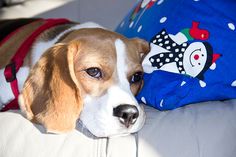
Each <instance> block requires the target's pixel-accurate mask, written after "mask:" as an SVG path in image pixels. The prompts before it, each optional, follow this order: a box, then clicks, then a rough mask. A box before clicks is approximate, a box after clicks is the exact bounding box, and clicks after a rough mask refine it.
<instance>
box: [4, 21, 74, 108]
mask: <svg viewBox="0 0 236 157" xmlns="http://www.w3.org/2000/svg"><path fill="white" fill-rule="evenodd" d="M41 20H43V19H41ZM44 21H45V23H44V24H43V25H41V26H40V27H38V28H37V29H36V30H35V31H34V32H33V33H32V34H31V35H30V36H29V37H28V38H27V39H26V40H25V41H24V42H23V44H22V45H21V46H20V48H19V49H18V50H17V52H16V54H15V55H14V56H13V58H12V59H11V63H10V64H9V65H7V66H6V68H5V71H4V75H5V78H6V80H7V82H9V83H10V84H11V89H12V92H13V94H14V96H15V99H14V100H12V101H11V102H10V103H9V104H7V105H6V106H5V107H4V108H3V109H2V110H1V111H6V110H9V109H19V105H18V103H17V100H18V96H19V89H18V82H17V78H16V77H15V76H16V73H17V72H18V70H19V69H20V67H21V66H22V65H23V62H24V58H25V56H26V55H27V53H28V52H29V49H30V47H31V45H32V44H33V42H34V41H35V39H36V38H37V37H38V36H39V35H40V34H41V33H42V32H43V31H44V30H46V29H49V28H51V27H53V26H56V25H60V24H65V23H69V22H70V21H69V20H67V19H47V20H44ZM35 22H36V21H35ZM19 30H20V29H17V30H16V31H14V32H13V33H11V34H10V35H8V36H7V37H6V38H5V39H3V41H2V42H1V43H0V46H1V45H2V44H3V43H5V42H6V41H7V40H8V39H10V37H12V36H13V35H15V34H16V33H17V32H18V31H19Z"/></svg>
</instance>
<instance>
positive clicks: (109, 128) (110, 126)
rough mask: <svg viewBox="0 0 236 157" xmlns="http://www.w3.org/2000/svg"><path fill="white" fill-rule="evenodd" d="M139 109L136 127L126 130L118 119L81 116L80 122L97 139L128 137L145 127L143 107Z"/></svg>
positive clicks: (95, 114) (132, 126) (100, 116)
mask: <svg viewBox="0 0 236 157" xmlns="http://www.w3.org/2000/svg"><path fill="white" fill-rule="evenodd" d="M138 108H139V117H138V119H137V121H136V122H135V124H134V125H131V126H130V127H128V128H126V127H125V126H124V125H123V124H121V123H120V122H119V120H118V118H117V117H114V116H104V115H99V114H98V113H99V112H97V113H94V114H92V115H83V114H82V115H81V118H80V120H81V121H82V123H83V125H84V126H85V127H86V128H87V129H88V130H89V131H90V132H91V133H92V134H93V135H94V136H96V137H116V136H126V135H129V134H132V133H135V132H138V131H139V130H140V129H141V128H142V127H143V125H144V122H145V118H146V116H145V112H144V110H143V108H142V107H141V106H139V107H138Z"/></svg>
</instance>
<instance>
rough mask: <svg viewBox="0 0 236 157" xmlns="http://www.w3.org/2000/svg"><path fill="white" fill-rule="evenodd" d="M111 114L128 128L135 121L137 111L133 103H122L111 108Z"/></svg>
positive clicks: (137, 114)
mask: <svg viewBox="0 0 236 157" xmlns="http://www.w3.org/2000/svg"><path fill="white" fill-rule="evenodd" d="M113 115H114V116H116V117H118V118H119V121H120V122H121V123H122V124H124V125H125V126H126V127H127V128H128V127H129V126H130V125H132V124H134V123H135V122H136V120H137V118H138V116H139V112H138V109H137V107H136V106H134V105H128V104H122V105H119V106H117V107H116V108H114V109H113Z"/></svg>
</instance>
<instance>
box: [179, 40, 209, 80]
mask: <svg viewBox="0 0 236 157" xmlns="http://www.w3.org/2000/svg"><path fill="white" fill-rule="evenodd" d="M206 61H207V50H206V47H205V45H204V44H203V43H201V42H194V43H192V44H190V45H189V47H188V48H187V49H186V51H185V52H184V58H183V66H184V69H185V72H186V74H188V75H190V76H192V77H196V76H197V75H198V74H199V73H200V72H201V71H202V70H203V68H204V66H205V64H206Z"/></svg>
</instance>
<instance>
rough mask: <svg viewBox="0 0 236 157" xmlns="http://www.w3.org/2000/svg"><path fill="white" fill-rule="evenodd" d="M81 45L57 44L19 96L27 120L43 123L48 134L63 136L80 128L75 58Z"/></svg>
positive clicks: (36, 67) (40, 61)
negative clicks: (60, 134)
mask: <svg viewBox="0 0 236 157" xmlns="http://www.w3.org/2000/svg"><path fill="white" fill-rule="evenodd" d="M78 51H79V48H78V44H75V42H74V43H71V44H57V45H55V46H54V47H52V48H50V49H49V50H48V51H47V52H45V54H44V55H43V56H42V57H41V58H40V60H39V61H38V62H37V63H36V65H35V66H34V67H33V69H32V70H31V72H30V74H29V77H28V78H27V80H26V82H25V84H24V87H23V90H22V93H21V95H20V97H19V104H20V108H21V110H22V111H23V113H24V114H25V115H26V117H27V118H28V119H30V120H32V121H34V122H37V123H41V124H42V125H44V127H45V128H46V130H47V132H52V133H63V132H67V131H71V130H73V129H74V128H75V126H76V120H77V119H78V117H79V114H80V112H81V109H82V104H83V102H82V99H81V95H80V90H79V85H78V81H77V79H76V76H75V73H74V61H73V60H74V56H75V55H76V53H78Z"/></svg>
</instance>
